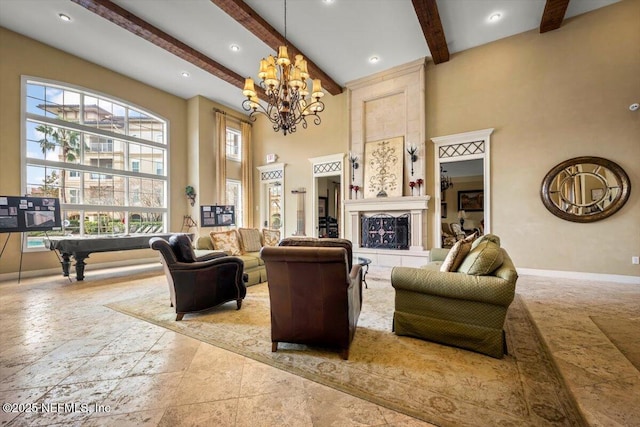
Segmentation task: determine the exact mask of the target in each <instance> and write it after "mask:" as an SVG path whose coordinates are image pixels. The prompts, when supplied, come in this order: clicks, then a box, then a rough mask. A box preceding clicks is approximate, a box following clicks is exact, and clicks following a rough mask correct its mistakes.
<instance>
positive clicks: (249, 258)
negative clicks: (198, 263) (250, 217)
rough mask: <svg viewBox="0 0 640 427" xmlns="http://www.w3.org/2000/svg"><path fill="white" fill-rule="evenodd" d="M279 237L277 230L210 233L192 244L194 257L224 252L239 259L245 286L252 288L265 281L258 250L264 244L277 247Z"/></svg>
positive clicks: (254, 229) (243, 229) (255, 229)
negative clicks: (242, 266)
mask: <svg viewBox="0 0 640 427" xmlns="http://www.w3.org/2000/svg"><path fill="white" fill-rule="evenodd" d="M279 236H280V232H279V231H278V230H269V229H264V230H262V232H260V230H258V229H257V228H238V229H232V230H225V231H212V232H210V233H209V234H207V235H202V236H200V237H198V238H197V239H196V240H195V241H194V242H193V243H194V250H195V253H196V256H201V255H205V254H207V253H212V252H224V253H226V254H227V255H233V256H235V257H238V258H240V259H241V260H242V261H243V262H244V273H245V274H246V275H247V277H248V280H247V282H246V285H247V286H252V285H257V284H258V283H262V282H266V281H267V269H266V268H265V266H264V261H263V260H262V258H261V257H260V250H261V249H262V247H263V246H265V244H266V245H268V246H275V245H277V244H278V241H279V240H280V239H279ZM256 249H257V250H256Z"/></svg>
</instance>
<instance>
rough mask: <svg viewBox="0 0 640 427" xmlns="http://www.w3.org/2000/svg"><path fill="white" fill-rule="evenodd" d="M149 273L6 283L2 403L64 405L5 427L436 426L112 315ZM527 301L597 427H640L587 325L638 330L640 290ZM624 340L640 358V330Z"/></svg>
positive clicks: (521, 289)
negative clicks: (137, 277) (113, 305)
mask: <svg viewBox="0 0 640 427" xmlns="http://www.w3.org/2000/svg"><path fill="white" fill-rule="evenodd" d="M372 268H375V267H372ZM145 269H151V270H152V271H155V272H151V273H144V270H145ZM141 271H142V272H143V273H142V274H158V270H157V266H155V265H154V266H141V267H129V268H125V269H119V270H100V271H98V270H96V271H89V272H88V273H87V278H86V279H85V282H84V283H81V284H78V283H75V282H74V283H73V284H70V283H69V282H68V281H67V280H66V279H64V278H62V277H59V276H51V277H42V278H32V279H26V280H23V281H22V283H21V284H17V283H16V281H7V282H3V283H0V325H1V327H0V342H2V347H1V349H0V380H1V383H0V401H2V403H6V402H8V403H15V404H17V403H35V402H49V403H50V404H55V405H56V406H51V407H50V408H49V409H48V413H46V414H45V413H34V412H24V411H23V412H20V411H18V412H11V411H10V412H5V411H3V412H1V413H0V423H1V424H2V425H16V426H22V425H25V426H26V425H29V426H33V425H65V426H66V425H87V426H101V425H105V426H107V425H108V426H113V425H117V426H126V425H131V426H147V425H148V426H156V425H161V426H177V425H217V426H218V425H219V426H275V425H277V426H325V425H326V426H329V425H331V426H356V425H358V426H386V425H393V426H428V425H429V424H428V423H424V422H422V421H419V420H416V419H414V418H411V417H408V416H406V415H403V414H400V413H397V412H394V411H392V410H389V409H386V408H384V407H381V406H378V405H375V404H373V403H370V402H367V401H364V400H361V399H358V398H355V397H353V396H351V395H348V394H345V393H342V392H339V391H336V390H334V389H331V388H328V387H325V386H323V385H320V384H317V383H314V382H312V381H308V380H306V379H303V378H301V377H297V376H295V375H292V374H289V373H287V372H284V371H281V370H278V369H276V368H273V367H270V366H267V365H264V364H261V363H258V362H256V361H254V360H252V359H248V358H245V357H242V356H239V355H237V354H235V353H231V352H228V351H225V350H222V349H219V348H217V347H214V346H211V345H209V344H204V343H201V342H199V341H197V340H194V339H192V338H189V337H185V336H183V335H180V334H177V333H175V332H172V331H168V330H166V329H164V328H161V327H158V326H155V325H151V324H149V323H146V322H144V321H141V320H138V319H135V318H133V317H130V316H127V315H124V314H121V313H118V312H115V311H113V310H111V309H109V308H107V307H105V306H104V304H106V303H109V302H111V301H117V300H120V299H125V298H131V297H134V296H136V293H142V294H144V292H145V290H144V289H131V287H128V286H127V285H126V284H116V285H113V284H110V285H106V284H101V279H105V278H108V277H111V276H113V275H114V274H118V275H130V274H134V273H136V274H137V273H140V272H141ZM518 293H519V294H521V295H522V296H523V298H524V300H525V303H526V304H527V307H528V309H529V311H530V312H531V314H532V316H533V317H534V319H535V320H536V324H537V327H538V328H539V329H540V331H541V333H542V335H543V337H544V341H545V343H546V345H547V346H548V348H549V350H550V352H551V353H552V355H553V356H554V358H555V360H556V363H557V365H558V368H559V370H560V372H561V374H562V375H563V376H564V377H565V379H566V381H567V383H568V386H569V387H570V389H571V391H572V393H573V394H574V396H575V398H576V401H577V404H578V406H579V408H580V409H581V411H582V412H583V414H584V416H585V418H586V420H587V421H588V423H589V425H593V426H640V373H639V372H638V370H637V369H636V368H635V367H633V365H632V364H631V363H630V362H629V361H628V360H627V359H626V358H625V356H624V355H623V354H622V353H621V352H620V351H619V350H618V349H617V348H616V347H615V346H614V345H613V344H612V343H611V341H609V340H608V339H607V338H606V336H605V335H604V334H603V333H602V332H601V330H600V329H599V328H598V327H597V326H595V324H594V323H593V322H591V321H590V318H589V316H590V315H593V316H600V317H606V318H607V319H608V321H609V322H611V321H612V320H615V319H619V320H620V321H621V323H620V324H621V325H625V324H626V322H625V321H626V319H635V321H637V320H638V318H639V317H640V287H639V286H637V285H622V284H615V283H598V282H578V281H572V280H564V279H563V280H558V279H549V278H539V277H532V276H525V277H521V278H520V279H519V281H518ZM625 333H626V334H627V336H628V337H629V338H628V341H629V343H630V344H631V346H630V348H631V350H630V351H636V352H638V350H639V349H640V338H639V336H638V334H640V332H639V331H637V330H634V329H630V330H628V331H626V332H625ZM628 351H629V350H628ZM64 405H67V406H66V407H65V406H64ZM73 405H76V406H75V408H74V409H75V410H73V411H70V410H68V409H69V408H70V407H71V406H73ZM107 408H109V412H107V411H106V409H107ZM3 409H4V407H3ZM10 409H18V408H10ZM20 409H30V408H20ZM31 409H33V408H31ZM470 425H473V421H472V420H470Z"/></svg>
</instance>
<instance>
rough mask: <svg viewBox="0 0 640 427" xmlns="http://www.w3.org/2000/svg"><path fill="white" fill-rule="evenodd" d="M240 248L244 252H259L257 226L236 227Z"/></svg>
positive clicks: (259, 243) (260, 245) (260, 243)
mask: <svg viewBox="0 0 640 427" xmlns="http://www.w3.org/2000/svg"><path fill="white" fill-rule="evenodd" d="M238 232H239V233H240V239H241V240H242V249H243V250H244V252H260V249H262V242H261V240H260V230H258V229H257V228H238Z"/></svg>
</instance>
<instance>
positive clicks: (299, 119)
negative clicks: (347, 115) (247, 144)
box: [242, 0, 324, 135]
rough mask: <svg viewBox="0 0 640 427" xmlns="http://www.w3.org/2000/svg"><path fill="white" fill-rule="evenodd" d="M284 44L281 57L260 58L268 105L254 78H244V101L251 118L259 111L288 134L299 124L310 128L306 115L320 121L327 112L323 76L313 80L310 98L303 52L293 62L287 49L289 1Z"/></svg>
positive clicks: (281, 47)
mask: <svg viewBox="0 0 640 427" xmlns="http://www.w3.org/2000/svg"><path fill="white" fill-rule="evenodd" d="M284 42H285V45H284V46H280V47H279V49H278V57H277V58H275V57H274V56H273V55H269V56H268V57H267V58H266V59H264V58H263V59H262V60H261V61H260V71H259V72H258V77H259V78H260V79H261V82H260V87H261V88H262V89H264V91H265V93H266V95H267V99H265V100H263V101H265V102H266V104H267V106H266V108H265V107H264V106H263V104H262V103H261V102H260V99H259V98H258V95H257V92H256V89H255V85H254V82H253V79H252V78H247V79H245V83H244V90H243V91H242V94H243V95H244V96H246V97H247V99H245V100H244V101H243V102H242V108H244V110H245V111H251V113H250V114H249V117H251V119H252V120H254V121H255V119H256V116H255V115H256V114H258V113H259V114H263V115H264V116H266V117H267V118H268V119H269V121H271V123H272V127H273V130H274V131H276V132H279V131H280V130H282V132H283V133H284V134H285V135H286V134H287V133H293V132H295V131H296V127H297V125H298V124H302V127H303V128H305V129H306V128H307V117H308V116H314V118H313V123H314V124H316V125H319V124H320V122H321V119H320V116H319V115H318V113H320V112H322V111H324V103H323V102H322V101H320V98H322V97H323V96H324V92H323V91H322V83H321V82H320V79H313V86H312V91H311V97H310V98H307V96H308V95H309V89H308V86H307V80H308V79H310V76H309V71H308V70H307V60H306V59H304V56H302V55H299V54H298V55H296V56H295V61H294V62H293V63H292V62H291V60H290V59H289V54H288V52H287V0H284Z"/></svg>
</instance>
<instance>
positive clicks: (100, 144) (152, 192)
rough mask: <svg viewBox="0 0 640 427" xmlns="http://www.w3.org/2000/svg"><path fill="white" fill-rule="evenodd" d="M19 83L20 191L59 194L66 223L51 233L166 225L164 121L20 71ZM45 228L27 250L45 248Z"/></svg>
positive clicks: (143, 229) (141, 229)
mask: <svg viewBox="0 0 640 427" xmlns="http://www.w3.org/2000/svg"><path fill="white" fill-rule="evenodd" d="M22 88H23V99H24V104H23V105H24V132H23V143H22V145H23V174H22V176H23V177H24V178H23V182H22V187H23V194H26V195H28V196H34V197H43V196H46V197H57V198H59V199H60V205H61V210H62V222H63V227H62V230H60V231H54V232H49V234H50V235H55V234H59V235H60V234H62V235H78V236H84V235H104V234H107V235H110V234H128V233H140V232H145V233H150V232H162V231H165V230H166V224H167V214H168V208H167V205H168V197H167V188H168V175H167V159H168V153H167V151H168V149H167V147H168V140H167V138H168V136H167V126H168V123H167V121H166V120H163V119H162V118H160V117H159V116H158V115H156V114H154V113H151V112H149V111H145V110H143V109H141V108H139V107H136V106H134V105H131V104H129V103H127V102H125V101H122V100H116V99H114V98H110V97H108V96H105V95H103V94H96V93H92V92H90V91H88V90H85V89H82V88H78V87H72V86H69V85H65V84H63V83H58V82H52V81H42V80H38V79H34V78H29V77H23V79H22ZM79 218H84V220H83V221H80V220H79ZM42 234H44V233H37V232H34V233H29V234H28V235H27V239H26V242H27V243H26V246H27V249H34V248H43V247H44V246H43V244H42Z"/></svg>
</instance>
